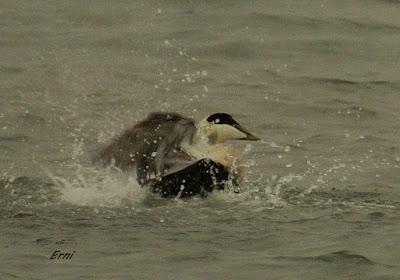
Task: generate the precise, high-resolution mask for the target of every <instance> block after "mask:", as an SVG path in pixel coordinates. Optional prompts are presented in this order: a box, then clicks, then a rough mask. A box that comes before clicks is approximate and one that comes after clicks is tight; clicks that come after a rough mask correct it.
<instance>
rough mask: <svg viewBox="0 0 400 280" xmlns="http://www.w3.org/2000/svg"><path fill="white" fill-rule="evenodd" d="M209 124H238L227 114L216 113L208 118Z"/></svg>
mask: <svg viewBox="0 0 400 280" xmlns="http://www.w3.org/2000/svg"><path fill="white" fill-rule="evenodd" d="M207 122H209V123H212V124H227V125H231V126H236V125H238V123H237V122H236V121H235V120H234V119H233V118H232V116H231V115H229V114H227V113H215V114H212V115H210V116H209V117H208V118H207Z"/></svg>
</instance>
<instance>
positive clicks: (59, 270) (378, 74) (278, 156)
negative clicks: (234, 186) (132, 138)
mask: <svg viewBox="0 0 400 280" xmlns="http://www.w3.org/2000/svg"><path fill="white" fill-rule="evenodd" d="M399 14H400V4H399V3H398V2H397V1H383V0H382V1H378V0H367V1H350V2H349V1H217V2H215V1H178V0H170V1H160V2H158V1H142V2H139V1H138V2H135V1H123V0H118V1H112V2H110V1H103V0H97V1H57V2H54V1H15V0H13V1H11V0H3V1H2V2H1V3H0V15H1V16H0V56H1V61H0V81H1V83H0V155H1V157H0V177H1V180H0V192H1V194H0V205H1V207H0V216H1V226H0V236H1V239H0V240H1V241H0V246H1V247H0V248H1V251H0V252H1V254H0V263H1V264H2V265H1V268H0V278H1V279H250V278H251V279H398V278H399V277H400V255H399V253H398V252H399V251H400V245H399V244H400V237H399V236H400V235H399V232H400V223H399V222H400V215H399V210H400V203H399V201H400V192H399V179H400V175H399V174H400V173H399V167H400V140H399V139H400V138H399V136H400V133H399V131H400V125H399V120H400V113H399V109H398V108H399V105H400V95H399V90H400V80H399V62H400V57H399V50H398V49H399V48H398V46H399V43H400V17H399V16H398V15H399ZM154 110H164V111H169V110H170V111H176V112H180V113H182V114H184V115H188V116H191V117H194V118H196V119H200V118H203V117H205V116H206V115H208V114H209V113H212V112H220V111H225V112H228V113H231V114H233V115H234V116H235V117H236V119H238V120H239V121H240V122H241V123H243V124H244V125H246V127H247V128H249V130H251V131H254V132H255V133H256V134H257V135H258V136H260V137H261V138H262V139H263V141H262V142H261V143H255V144H252V145H247V146H246V144H243V143H241V144H240V147H241V148H242V149H243V150H245V151H246V154H245V157H246V158H247V160H248V163H249V166H250V168H249V172H248V175H247V178H246V183H245V184H244V186H243V187H242V188H243V190H242V193H241V194H239V195H238V194H232V193H215V194H212V195H211V196H210V197H209V198H207V199H192V200H188V201H180V200H178V201H176V200H163V199H160V198H158V197H157V196H154V195H151V194H149V193H147V191H146V190H145V189H141V188H140V187H138V186H137V184H136V183H135V181H134V179H133V178H131V177H130V175H129V174H122V173H120V172H118V171H115V170H111V169H110V170H104V169H100V168H98V167H96V166H93V165H92V164H91V160H90V158H91V157H92V156H93V155H94V154H95V153H96V151H97V150H98V149H99V148H100V147H102V146H103V145H105V144H106V143H108V142H109V141H111V139H112V138H113V137H115V136H116V135H118V134H119V133H120V132H121V131H122V130H123V129H124V128H126V127H128V126H131V125H132V124H133V123H135V122H136V121H138V120H140V119H142V118H143V117H144V116H145V115H147V114H148V113H149V112H151V111H154ZM55 250H61V251H63V252H75V253H74V256H73V258H72V259H71V260H61V259H60V260H54V259H50V257H51V255H52V254H53V252H54V251H55Z"/></svg>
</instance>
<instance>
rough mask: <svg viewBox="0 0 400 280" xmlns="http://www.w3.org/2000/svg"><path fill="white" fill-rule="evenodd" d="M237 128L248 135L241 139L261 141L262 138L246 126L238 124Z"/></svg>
mask: <svg viewBox="0 0 400 280" xmlns="http://www.w3.org/2000/svg"><path fill="white" fill-rule="evenodd" d="M236 129H238V130H240V131H241V132H243V133H244V134H246V137H243V138H240V139H239V140H247V141H259V140H261V139H260V138H259V137H257V136H255V135H254V134H253V133H251V132H250V131H248V130H247V129H246V128H244V127H243V126H241V125H240V124H238V125H236Z"/></svg>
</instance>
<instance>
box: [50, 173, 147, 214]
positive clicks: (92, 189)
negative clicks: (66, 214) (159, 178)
mask: <svg viewBox="0 0 400 280" xmlns="http://www.w3.org/2000/svg"><path fill="white" fill-rule="evenodd" d="M45 172H46V174H47V176H48V177H49V178H50V179H51V180H52V181H53V183H54V185H55V188H56V190H58V191H59V192H60V194H61V199H62V200H63V201H65V202H68V203H71V204H74V205H78V206H93V207H117V208H120V207H124V208H127V207H128V208H132V209H133V208H136V207H137V206H139V205H141V204H142V202H143V200H144V198H145V195H146V193H147V192H146V190H145V189H143V188H141V187H140V186H139V185H138V183H137V182H136V179H135V178H134V176H131V175H128V174H126V173H124V172H121V171H120V170H118V169H116V168H107V169H96V168H93V167H83V166H80V165H76V166H75V167H74V170H73V172H72V173H71V174H70V175H65V174H63V175H55V174H53V173H52V172H51V171H48V170H46V171H45Z"/></svg>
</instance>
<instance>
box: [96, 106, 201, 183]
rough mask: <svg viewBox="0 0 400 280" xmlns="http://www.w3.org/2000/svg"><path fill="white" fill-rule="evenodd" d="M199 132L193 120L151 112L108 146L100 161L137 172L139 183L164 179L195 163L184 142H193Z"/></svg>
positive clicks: (170, 114)
mask: <svg viewBox="0 0 400 280" xmlns="http://www.w3.org/2000/svg"><path fill="white" fill-rule="evenodd" d="M195 131H196V127H195V123H194V121H193V120H192V119H190V118H186V117H183V116H182V115H180V114H176V113H165V112H155V113H151V114H150V115H148V116H147V118H146V119H144V120H142V121H141V122H139V123H137V124H136V125H135V126H133V127H132V128H130V129H127V130H126V131H125V132H124V133H123V134H122V135H121V136H120V137H118V138H117V139H115V140H114V141H113V142H112V143H111V144H109V145H108V146H107V147H105V148H104V149H103V150H102V151H101V152H100V154H99V156H98V159H100V161H101V162H102V163H103V164H104V165H109V164H114V165H115V166H116V167H118V168H121V169H123V170H129V169H136V175H137V180H138V182H139V183H141V184H143V183H144V182H145V181H147V180H148V179H150V178H151V177H152V176H163V175H164V174H167V173H170V172H172V171H175V170H178V169H179V168H182V167H184V166H187V165H188V164H190V163H191V162H192V158H191V156H190V155H188V154H187V153H186V152H184V151H183V150H182V149H181V148H180V147H181V144H182V142H184V141H188V142H189V143H191V141H192V139H193V135H194V133H195Z"/></svg>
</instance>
